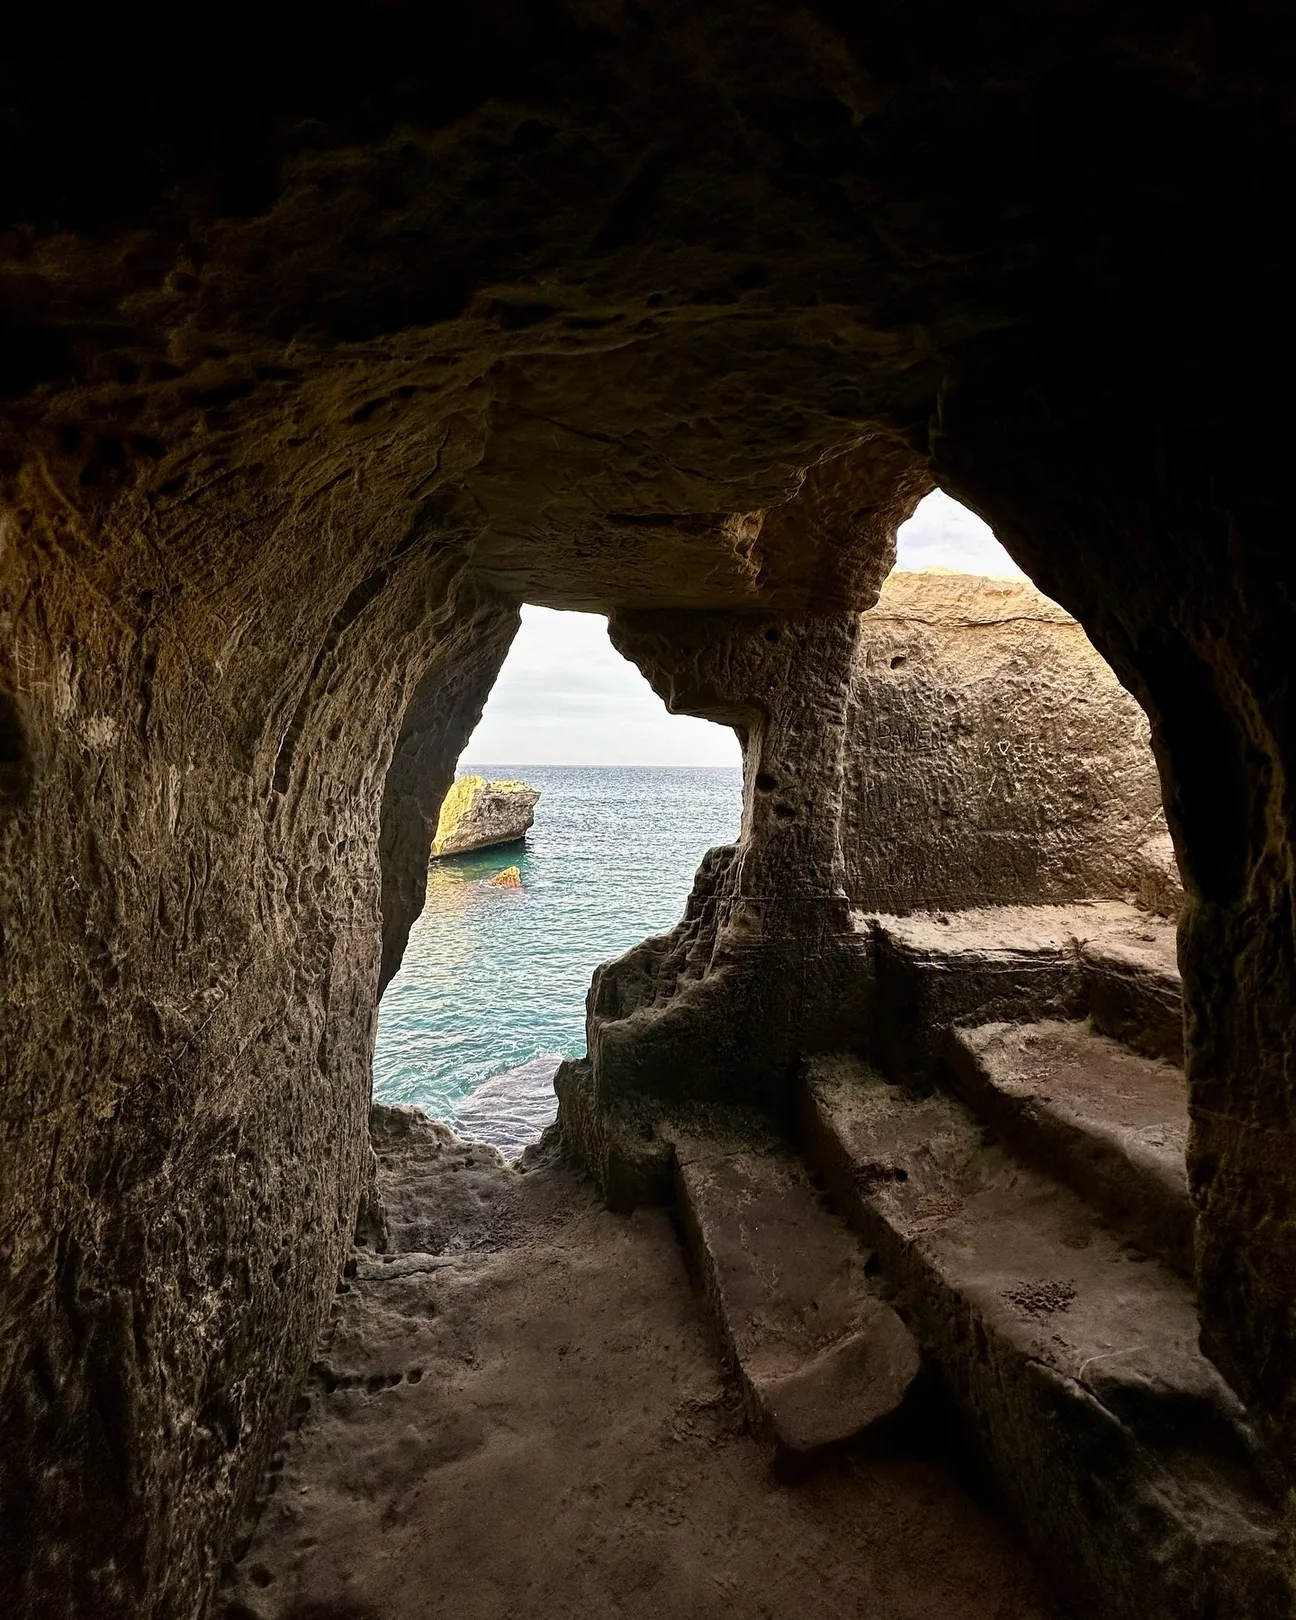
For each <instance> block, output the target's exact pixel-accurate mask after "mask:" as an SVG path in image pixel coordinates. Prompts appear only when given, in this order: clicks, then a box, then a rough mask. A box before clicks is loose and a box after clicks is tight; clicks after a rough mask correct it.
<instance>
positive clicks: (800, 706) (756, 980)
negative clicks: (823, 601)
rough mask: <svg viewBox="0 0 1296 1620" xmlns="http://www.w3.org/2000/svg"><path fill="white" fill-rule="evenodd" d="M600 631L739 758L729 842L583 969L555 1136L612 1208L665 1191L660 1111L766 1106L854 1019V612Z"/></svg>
mask: <svg viewBox="0 0 1296 1620" xmlns="http://www.w3.org/2000/svg"><path fill="white" fill-rule="evenodd" d="M887 560H889V559H887ZM881 566H882V567H885V562H883V563H882V565H881ZM879 571H880V570H879ZM875 589H876V586H875ZM611 631H612V638H613V641H614V642H615V644H616V645H617V646H618V647H619V648H620V649H621V650H622V651H623V652H625V653H626V654H627V656H630V657H633V658H634V660H635V662H636V663H637V664H638V665H639V667H640V668H641V669H642V670H643V671H644V673H645V674H646V675H647V677H648V679H649V680H650V681H651V682H652V683H653V685H654V687H655V688H656V690H657V691H658V692H659V693H660V695H661V696H662V697H663V698H664V699H665V701H666V704H667V707H668V708H670V709H672V710H675V711H682V712H684V713H688V714H697V715H703V716H705V717H707V718H709V719H713V720H720V721H724V722H727V723H728V724H730V725H732V726H733V727H734V729H735V730H736V731H737V732H738V734H739V737H740V738H741V739H742V743H743V755H744V765H743V775H744V800H743V826H742V836H741V840H740V842H739V843H738V844H737V845H736V846H733V847H730V848H725V849H717V850H712V851H711V852H710V854H709V855H708V856H707V857H706V859H705V860H704V862H703V864H702V867H701V869H700V871H699V873H698V877H697V880H696V882H695V884H694V889H693V893H692V895H691V896H690V898H689V902H688V906H687V908H686V910H685V914H684V918H683V920H682V922H681V923H680V924H679V926H678V927H677V928H675V929H674V930H673V931H672V932H670V933H668V934H661V935H657V936H656V937H654V938H652V939H648V940H645V941H644V943H643V944H642V945H639V946H636V947H635V948H634V949H632V950H630V951H628V952H627V953H626V954H625V955H624V956H622V957H620V958H618V959H617V960H616V961H615V962H608V963H605V964H604V965H603V966H602V967H600V968H598V969H597V970H596V971H595V974H594V982H593V984H592V985H591V987H590V993H589V1001H588V1014H587V1019H586V1038H587V1046H588V1052H589V1056H588V1058H587V1059H585V1060H582V1061H581V1062H579V1063H571V1064H565V1065H564V1066H563V1068H562V1069H561V1070H560V1071H559V1074H558V1076H557V1078H556V1080H555V1087H556V1089H557V1091H558V1095H559V1098H560V1101H561V1105H562V1106H561V1108H560V1110H559V1122H560V1124H561V1125H562V1128H563V1131H564V1134H565V1135H566V1137H567V1139H568V1141H569V1143H570V1144H571V1145H572V1147H573V1148H574V1149H575V1150H576V1151H577V1152H579V1153H580V1154H581V1155H582V1157H584V1158H585V1159H586V1161H587V1162H588V1163H589V1164H590V1165H591V1166H592V1167H593V1168H594V1169H595V1170H596V1173H597V1174H598V1175H599V1178H600V1181H601V1183H602V1185H603V1186H604V1188H605V1190H606V1191H607V1193H608V1196H609V1197H610V1198H611V1199H612V1200H613V1202H614V1203H617V1204H626V1205H628V1204H633V1203H634V1202H635V1201H636V1200H638V1199H640V1198H644V1197H665V1196H669V1192H670V1175H671V1171H670V1157H669V1150H668V1149H667V1147H666V1145H665V1142H664V1140H663V1141H659V1140H658V1139H657V1138H656V1136H655V1133H654V1130H653V1124H652V1121H653V1119H654V1117H655V1116H656V1115H658V1114H660V1112H661V1110H662V1108H663V1107H665V1108H667V1109H673V1110H675V1111H678V1110H680V1109H681V1108H688V1107H691V1106H693V1105H696V1104H706V1105H710V1104H720V1105H729V1104H743V1105H746V1106H750V1107H755V1108H757V1109H764V1110H767V1111H768V1112H770V1113H772V1114H774V1115H778V1114H780V1113H781V1112H783V1111H785V1110H786V1109H787V1108H788V1107H789V1106H790V1095H791V1094H790V1082H791V1080H792V1077H793V1076H794V1074H795V1071H796V1064H797V1062H798V1059H799V1057H800V1056H801V1054H802V1053H804V1052H805V1051H807V1050H811V1051H812V1050H816V1049H819V1050H823V1049H825V1048H831V1047H833V1046H835V1045H839V1044H842V1043H846V1044H849V1043H850V1041H851V1040H852V1039H855V1038H857V1037H858V1035H859V1033H860V1030H861V1029H862V1025H863V1018H864V1015H865V1009H866V1006H867V992H868V983H867V954H866V944H867V941H866V938H865V936H863V935H862V934H861V932H860V931H859V929H858V928H857V927H856V925H855V922H854V919H853V918H852V915H851V910H850V904H849V901H848V900H847V897H846V892H845V886H844V871H843V866H842V854H841V845H840V841H839V839H838V836H837V824H836V818H837V814H838V811H839V808H840V805H841V798H842V773H843V770H844V759H843V743H844V740H845V724H844V716H845V709H846V703H847V700H848V697H849V691H850V668H851V659H852V655H853V651H854V646H855V640H856V637H857V635H858V631H859V619H858V615H855V614H840V615H834V616H832V617H824V618H819V619H809V620H790V621H789V620H783V621H771V620H768V619H758V618H741V619H740V618H738V617H736V616H720V615H703V614H672V615H669V616H668V615H665V614H654V615H648V614H644V615H636V616H630V615H624V614H618V615H617V617H616V618H615V619H614V621H613V623H612V626H611Z"/></svg>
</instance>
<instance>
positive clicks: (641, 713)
mask: <svg viewBox="0 0 1296 1620" xmlns="http://www.w3.org/2000/svg"><path fill="white" fill-rule="evenodd" d="M463 758H464V761H465V762H466V763H468V764H472V765H740V764H741V763H742V753H741V750H740V749H739V747H738V739H737V738H736V737H735V736H734V734H733V732H732V731H731V730H730V729H729V727H728V726H717V725H713V724H712V723H711V722H710V721H709V720H695V719H693V718H692V717H691V716H689V715H674V714H668V713H667V712H666V706H665V704H664V703H663V702H662V701H661V699H660V698H659V697H658V696H657V694H656V693H655V692H654V691H653V689H652V687H651V686H649V684H648V682H647V681H646V680H645V679H644V678H643V676H642V675H641V674H640V673H639V671H638V670H637V669H636V668H635V666H634V665H633V664H632V663H630V662H629V661H628V660H627V659H624V658H622V656H621V654H620V653H619V652H617V650H616V648H615V647H613V645H612V643H611V642H610V641H609V640H608V633H607V620H606V619H605V618H603V617H602V616H601V615H599V614H596V613H558V612H555V611H554V610H553V609H552V608H542V607H531V606H527V607H524V608H523V609H522V626H521V628H520V629H519V631H518V633H517V636H516V638H515V639H514V642H513V645H512V647H511V648H510V649H509V655H508V657H507V658H506V659H505V661H504V667H503V669H501V671H500V673H499V679H498V680H497V681H496V682H495V688H494V690H493V691H492V692H491V695H490V701H489V702H488V703H487V705H486V710H485V713H484V714H483V715H482V717H481V723H480V725H478V727H477V729H476V731H475V732H473V734H472V737H471V738H470V739H469V742H468V746H467V748H466V749H465V750H464V753H463Z"/></svg>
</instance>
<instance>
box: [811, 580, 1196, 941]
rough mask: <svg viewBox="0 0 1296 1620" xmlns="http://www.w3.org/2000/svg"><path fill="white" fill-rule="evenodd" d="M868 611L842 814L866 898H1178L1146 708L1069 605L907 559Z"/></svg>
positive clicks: (964, 902) (881, 906)
mask: <svg viewBox="0 0 1296 1620" xmlns="http://www.w3.org/2000/svg"><path fill="white" fill-rule="evenodd" d="M860 629H861V634H860V638H859V642H858V646H857V649H856V653H855V659H854V665H853V668H852V671H851V697H850V703H849V707H848V710H847V715H846V726H847V732H848V737H849V742H848V746H847V750H846V758H847V764H846V777H845V783H844V792H843V799H842V815H841V838H842V843H843V847H844V851H845V865H846V872H847V879H846V881H847V888H848V891H849V893H850V895H851V897H852V899H853V900H855V902H856V903H857V904H858V905H859V906H861V907H863V908H865V909H867V910H870V911H886V912H900V913H904V912H909V911H915V910H938V909H941V908H947V909H956V908H960V907H965V906H1001V905H1056V904H1063V903H1065V902H1067V901H1069V900H1119V899H1124V898H1127V897H1128V898H1132V899H1136V900H1138V899H1142V900H1143V901H1144V902H1145V903H1146V904H1147V906H1148V909H1150V910H1156V909H1158V908H1164V907H1166V906H1169V905H1171V904H1172V903H1173V898H1172V896H1173V889H1172V881H1173V880H1172V878H1171V876H1170V873H1169V872H1162V871H1161V869H1160V868H1158V867H1157V866H1156V864H1155V863H1156V860H1157V855H1158V853H1159V852H1158V850H1157V849H1155V848H1154V849H1151V850H1149V849H1148V848H1147V846H1148V844H1149V843H1150V842H1151V841H1153V840H1155V839H1157V838H1161V839H1164V840H1165V843H1166V845H1167V846H1168V843H1169V839H1168V836H1167V835H1166V832H1165V818H1164V816H1163V815H1162V812H1161V783H1160V780H1159V779H1158V776H1157V769H1156V762H1155V761H1154V759H1153V757H1152V750H1151V748H1150V746H1149V739H1148V724H1147V719H1146V717H1145V715H1144V714H1143V711H1142V710H1141V709H1140V708H1139V706H1138V704H1137V703H1136V702H1135V701H1134V699H1133V698H1132V697H1131V696H1130V695H1129V693H1128V692H1126V691H1125V690H1124V688H1123V687H1122V686H1121V685H1120V683H1119V681H1117V679H1116V677H1115V676H1114V675H1113V674H1112V672H1111V669H1110V668H1109V666H1108V665H1107V664H1106V663H1105V662H1104V661H1103V659H1102V658H1101V657H1100V656H1099V654H1098V653H1097V652H1096V651H1095V650H1094V648H1093V646H1092V645H1091V643H1090V642H1089V640H1088V639H1087V638H1086V636H1085V633H1084V631H1083V630H1082V629H1081V628H1080V626H1079V625H1078V624H1077V623H1076V621H1075V620H1074V619H1073V618H1071V616H1070V615H1069V614H1067V613H1065V612H1064V611H1063V610H1062V609H1061V608H1059V607H1058V606H1057V604H1056V603H1054V602H1050V601H1049V600H1048V598H1047V597H1045V596H1043V595H1041V593H1040V592H1039V591H1037V590H1036V589H1035V588H1034V587H1033V586H1032V585H1030V584H1028V583H1025V582H1021V581H1017V580H1003V579H979V578H976V577H974V576H969V575H966V574H954V573H944V572H938V571H931V572H923V573H913V574H904V573H896V574H892V576H891V577H890V579H889V580H888V581H887V583H886V585H885V587H884V589H883V591H882V595H881V598H880V600H879V601H878V604H877V606H876V607H875V608H873V609H871V610H870V611H869V612H868V613H866V614H864V616H863V618H862V620H861V626H860ZM1161 859H1162V862H1163V863H1164V859H1165V855H1164V853H1162V855H1161ZM1169 859H1170V863H1171V870H1172V871H1173V854H1172V853H1170V855H1169ZM1157 872H1160V880H1159V881H1157V879H1156V877H1155V876H1154V874H1155V873H1157Z"/></svg>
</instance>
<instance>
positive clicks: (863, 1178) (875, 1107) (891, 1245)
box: [804, 1056, 1293, 1620]
mask: <svg viewBox="0 0 1296 1620" xmlns="http://www.w3.org/2000/svg"><path fill="white" fill-rule="evenodd" d="M804 1129H805V1141H806V1146H807V1151H808V1154H809V1157H810V1161H811V1163H812V1165H814V1166H817V1167H818V1168H819V1169H820V1170H821V1172H822V1173H823V1175H824V1176H825V1178H826V1180H827V1182H828V1185H829V1188H830V1190H831V1192H832V1194H833V1196H834V1198H835V1199H836V1201H837V1203H838V1207H839V1208H840V1209H841V1210H842V1212H843V1213H844V1214H847V1215H848V1216H849V1218H850V1220H851V1223H852V1225H854V1226H855V1227H856V1229H857V1231H858V1232H859V1234H860V1235H861V1237H862V1238H863V1240H864V1242H865V1243H866V1244H868V1245H869V1246H870V1247H871V1248H872V1249H873V1250H874V1252H875V1253H876V1255H877V1257H878V1260H879V1263H880V1266H881V1271H882V1275H883V1276H884V1278H885V1279H886V1280H887V1282H888V1283H889V1284H890V1285H891V1286H892V1287H894V1289H895V1290H896V1293H895V1295H894V1298H895V1303H896V1305H897V1308H898V1309H899V1310H900V1311H901V1313H902V1314H903V1315H904V1317H905V1319H906V1321H907V1322H908V1324H909V1326H910V1327H911V1328H912V1329H913V1331H914V1333H915V1335H916V1336H917V1338H918V1340H919V1342H920V1344H921V1345H922V1347H923V1350H924V1352H925V1354H926V1355H927V1356H928V1357H930V1358H931V1360H932V1361H933V1362H934V1363H935V1365H936V1366H937V1367H938V1368H939V1369H940V1371H941V1373H942V1374H943V1378H944V1381H945V1383H946V1384H947V1386H948V1388H949V1390H950V1392H951V1394H952V1396H953V1398H954V1399H955V1401H956V1402H957V1403H958V1405H959V1407H960V1408H961V1410H962V1412H963V1414H964V1417H965V1419H966V1420H967V1422H968V1425H969V1428H970V1430H971V1432H972V1433H973V1434H974V1435H975V1436H976V1437H977V1439H978V1440H979V1443H980V1446H981V1449H982V1451H983V1454H984V1458H985V1461H986V1463H987V1465H988V1468H989V1471H990V1473H991V1475H992V1477H993V1478H994V1480H995V1481H996V1482H997V1485H998V1488H999V1491H1000V1492H1001V1494H1002V1495H1003V1497H1004V1498H1005V1499H1006V1500H1007V1501H1008V1502H1009V1504H1010V1505H1012V1506H1013V1507H1014V1508H1015V1510H1016V1512H1017V1515H1018V1517H1019V1521H1020V1522H1021V1524H1022V1525H1023V1526H1024V1527H1025V1528H1026V1529H1027V1531H1028V1533H1029V1534H1030V1535H1031V1536H1032V1538H1033V1540H1034V1543H1035V1550H1036V1552H1037V1555H1038V1556H1039V1557H1040V1558H1041V1560H1042V1561H1043V1562H1044V1563H1045V1564H1046V1566H1047V1567H1049V1568H1050V1569H1052V1570H1053V1571H1054V1573H1055V1578H1056V1583H1057V1585H1058V1586H1059V1587H1060V1588H1061V1589H1063V1590H1064V1591H1066V1592H1068V1593H1069V1594H1070V1596H1071V1598H1072V1599H1073V1601H1074V1605H1075V1609H1076V1612H1077V1613H1079V1614H1084V1615H1086V1616H1095V1617H1101V1620H1261V1616H1265V1617H1269V1620H1274V1617H1278V1616H1287V1617H1289V1616H1291V1614H1292V1613H1293V1589H1292V1583H1291V1574H1290V1571H1289V1569H1288V1567H1287V1563H1286V1560H1285V1559H1284V1557H1283V1556H1282V1554H1281V1551H1280V1546H1281V1541H1280V1531H1281V1513H1280V1510H1279V1507H1278V1505H1277V1503H1278V1500H1279V1493H1278V1492H1277V1488H1276V1487H1274V1486H1272V1484H1271V1481H1270V1479H1269V1476H1268V1472H1267V1470H1266V1468H1265V1467H1264V1465H1263V1463H1262V1461H1261V1459H1260V1458H1259V1456H1258V1454H1257V1451H1256V1449H1255V1447H1254V1444H1253V1442H1252V1439H1251V1436H1250V1434H1249V1431H1248V1429H1247V1427H1246V1424H1245V1421H1244V1415H1243V1413H1242V1411H1241V1408H1240V1406H1239V1404H1238V1402H1237V1400H1236V1398H1235V1397H1234V1396H1233V1394H1232V1393H1231V1391H1230V1390H1229V1389H1228V1388H1227V1386H1226V1385H1225V1384H1224V1382H1223V1380H1222V1379H1221V1378H1220V1376H1219V1374H1218V1373H1217V1372H1216V1371H1215V1369H1214V1368H1213V1367H1212V1366H1211V1365H1210V1363H1209V1362H1207V1361H1206V1360H1205V1358H1204V1357H1203V1356H1202V1355H1201V1353H1200V1351H1199V1350H1198V1347H1197V1319H1196V1313H1195V1311H1194V1307H1193V1299H1192V1294H1191V1291H1190V1289H1189V1287H1188V1285H1187V1284H1186V1283H1185V1281H1184V1280H1183V1279H1182V1278H1181V1277H1179V1276H1178V1275H1177V1274H1176V1273H1175V1272H1173V1271H1172V1270H1171V1269H1170V1268H1169V1267H1167V1266H1164V1265H1162V1264H1161V1263H1160V1262H1159V1261H1157V1260H1152V1259H1148V1258H1146V1257H1145V1256H1144V1255H1143V1254H1142V1253H1141V1252H1139V1251H1135V1250H1132V1249H1131V1248H1130V1247H1129V1245H1127V1244H1124V1243H1122V1242H1121V1240H1120V1238H1119V1237H1118V1236H1117V1235H1116V1234H1114V1233H1113V1232H1112V1231H1111V1230H1110V1229H1109V1228H1108V1227H1107V1226H1106V1225H1105V1224H1104V1223H1103V1221H1102V1220H1101V1219H1100V1217H1099V1216H1098V1215H1097V1214H1096V1213H1095V1211H1093V1210H1092V1209H1091V1208H1089V1207H1088V1206H1087V1205H1086V1204H1085V1203H1084V1202H1082V1201H1081V1200H1080V1199H1079V1198H1077V1197H1076V1196H1075V1195H1074V1194H1073V1193H1072V1192H1070V1191H1069V1190H1068V1189H1067V1188H1065V1187H1063V1186H1061V1185H1060V1184H1059V1183H1058V1182H1056V1181H1054V1180H1052V1179H1051V1178H1049V1177H1047V1176H1044V1175H1042V1174H1040V1173H1039V1172H1038V1171H1035V1170H1033V1169H1031V1168H1030V1167H1028V1166H1025V1165H1023V1164H1021V1163H1020V1162H1019V1161H1018V1160H1016V1159H1015V1158H1014V1157H1013V1156H1012V1155H1011V1154H1010V1153H1009V1151H1008V1149H1007V1148H1006V1147H1005V1146H1004V1145H1002V1143H997V1142H989V1143H988V1142H987V1140H986V1139H985V1135H984V1133H983V1129H982V1126H981V1125H980V1124H979V1122H978V1121H977V1120H976V1119H975V1118H974V1116H973V1115H972V1114H971V1112H970V1111H969V1110H968V1109H967V1108H966V1107H965V1106H964V1104H963V1103H962V1102H960V1101H958V1100H957V1099H956V1098H953V1097H949V1096H944V1095H941V1094H935V1095H927V1096H924V1097H914V1096H913V1095H912V1094H911V1093H908V1092H906V1091H905V1090H904V1089H902V1088H901V1087H900V1086H897V1085H893V1084H891V1083H888V1082H887V1081H884V1080H883V1079H881V1078H880V1077H879V1076H878V1075H877V1074H876V1073H875V1072H874V1071H872V1070H871V1069H870V1068H868V1067H867V1066H866V1065H865V1064H863V1063H862V1062H861V1061H859V1060H858V1059H855V1058H852V1057H837V1056H834V1057H822V1058H817V1059H815V1060H813V1061H812V1062H811V1063H810V1064H809V1065H808V1074H807V1088H806V1094H805V1118H804Z"/></svg>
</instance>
